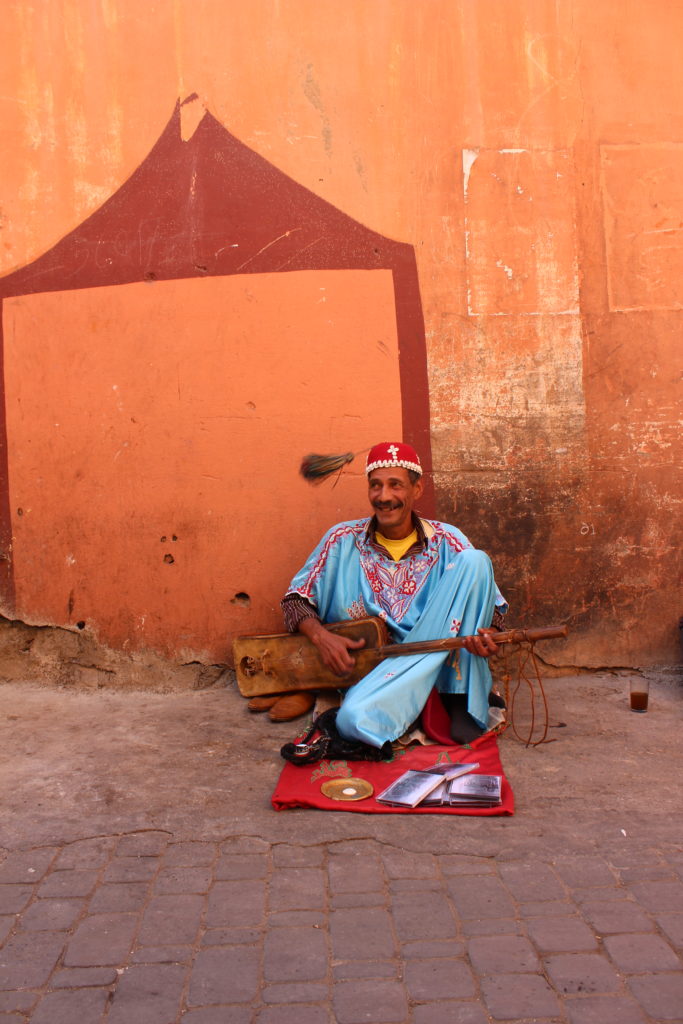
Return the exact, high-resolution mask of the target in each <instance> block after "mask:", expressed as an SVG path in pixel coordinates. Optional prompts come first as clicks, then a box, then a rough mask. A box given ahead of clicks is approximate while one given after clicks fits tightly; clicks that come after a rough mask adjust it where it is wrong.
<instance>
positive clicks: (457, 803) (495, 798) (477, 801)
mask: <svg viewBox="0 0 683 1024" xmlns="http://www.w3.org/2000/svg"><path fill="white" fill-rule="evenodd" d="M502 784H503V777H502V775H466V776H464V777H463V778H458V779H452V780H451V781H450V782H449V783H448V787H449V800H448V802H449V803H450V805H451V807H497V806H499V804H501V803H502Z"/></svg>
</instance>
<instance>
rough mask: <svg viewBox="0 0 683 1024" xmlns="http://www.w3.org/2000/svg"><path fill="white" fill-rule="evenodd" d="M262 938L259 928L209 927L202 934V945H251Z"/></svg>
mask: <svg viewBox="0 0 683 1024" xmlns="http://www.w3.org/2000/svg"><path fill="white" fill-rule="evenodd" d="M261 938H262V935H261V930H260V929H259V928H208V929H207V930H206V931H205V932H204V934H203V935H202V946H249V945H251V944H253V943H254V942H260V941H261Z"/></svg>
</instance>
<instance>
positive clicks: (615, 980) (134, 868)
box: [0, 831, 683, 1024]
mask: <svg viewBox="0 0 683 1024" xmlns="http://www.w3.org/2000/svg"><path fill="white" fill-rule="evenodd" d="M682 875H683V855H682V854H681V853H676V852H670V853H669V854H663V853H662V852H661V851H656V850H652V849H650V848H648V847H647V846H643V847H641V848H636V849H634V848H633V847H630V848H629V852H628V854H622V855H620V854H619V852H618V851H617V850H615V851H613V853H612V854H611V855H607V856H596V855H567V856H562V855H560V856H558V857H556V858H554V859H553V861H552V862H550V863H549V862H547V861H545V860H535V861H534V860H528V859H525V860H510V861H502V862H496V860H494V859H486V858H476V857H467V856H459V855H457V854H456V855H453V854H444V855H434V854H421V855H420V856H419V857H417V856H415V855H414V854H411V853H406V852H405V851H403V850H401V849H397V848H395V847H391V846H385V845H382V844H380V843H377V842H376V841H374V840H372V839H370V840H350V841H342V842H339V843H327V844H325V843H323V844H321V845H313V846H304V845H294V844H292V843H282V844H270V843H267V842H265V841H263V840H260V839H257V838H254V839H250V838H245V837H242V838H232V839H228V840H226V841H224V842H206V841H201V840H198V841H193V840H190V841H181V842H176V841H174V839H173V837H172V836H170V835H168V834H166V833H163V832H159V831H149V832H144V831H143V832H135V833H131V834H128V835H123V836H117V837H114V836H111V837H97V838H93V839H84V840H78V841H75V842H73V843H70V844H68V845H66V846H63V847H61V848H53V847H38V848H36V849H32V850H26V851H22V852H18V853H14V854H10V855H9V856H8V857H7V859H6V860H5V862H4V863H3V864H2V866H1V867H0V909H1V911H2V915H3V916H2V919H1V920H2V928H3V935H5V936H9V938H8V939H7V942H6V944H5V946H4V948H3V950H2V958H1V961H0V990H1V994H0V1020H1V1021H3V1022H10V1021H12V1022H15V1021H16V1022H17V1024H19V1022H20V1021H25V1020H27V1019H29V1020H31V1021H32V1022H33V1024H74V1022H81V1024H86V1022H95V1021H105V1020H106V1021H107V1024H170V1022H174V1021H183V1024H225V1022H230V1024H251V1022H256V1021H258V1022H259V1024H290V1022H295V1021H298V1022H302V1024H323V1022H324V1024H328V1022H330V1021H337V1022H339V1024H362V1022H367V1021H378V1022H379V1021H385V1022H404V1021H406V1022H408V1021H410V1022H414V1024H449V1022H458V1024H485V1022H488V1021H489V1020H490V1019H494V1020H496V1021H499V1020H500V1021H510V1020H514V1021H521V1020H525V1021H526V1020H534V1021H540V1020H543V1021H570V1022H571V1024H604V1022H610V1021H615V1022H617V1021H619V1022H621V1024H641V1022H645V1021H648V1020H657V1021H660V1020H661V1021H680V1020H681V1018H682V1010H683V974H682V973H681V961H680V959H679V956H678V952H680V950H681V947H682V946H683V881H682ZM677 951H678V952H677Z"/></svg>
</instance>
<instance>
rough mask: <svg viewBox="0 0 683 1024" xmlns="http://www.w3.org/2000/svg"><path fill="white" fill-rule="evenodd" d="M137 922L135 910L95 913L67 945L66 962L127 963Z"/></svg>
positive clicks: (84, 964) (75, 964)
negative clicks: (120, 912) (119, 912)
mask: <svg viewBox="0 0 683 1024" xmlns="http://www.w3.org/2000/svg"><path fill="white" fill-rule="evenodd" d="M137 926H138V918H137V915H136V914H94V915H93V916H92V917H86V918H85V920H84V921H82V922H81V923H80V924H79V926H78V928H77V929H76V933H75V935H74V936H73V938H72V939H71V940H70V942H69V944H68V946H67V950H66V953H65V955H64V965H65V966H66V967H108V966H110V965H111V966H116V965H117V964H123V963H125V961H126V959H127V958H128V954H129V952H130V949H131V946H132V945H133V938H134V936H135V932H136V930H137ZM43 934H45V933H43Z"/></svg>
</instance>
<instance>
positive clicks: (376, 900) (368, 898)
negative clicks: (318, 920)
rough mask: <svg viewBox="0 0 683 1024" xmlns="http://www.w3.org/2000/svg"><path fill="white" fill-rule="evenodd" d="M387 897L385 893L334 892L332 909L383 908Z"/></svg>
mask: <svg viewBox="0 0 683 1024" xmlns="http://www.w3.org/2000/svg"><path fill="white" fill-rule="evenodd" d="M386 902H387V897H386V895H385V893H383V892H333V893H331V894H330V908H331V909H332V910H336V909H338V908H340V907H383V906H384V905H385V904H386Z"/></svg>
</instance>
